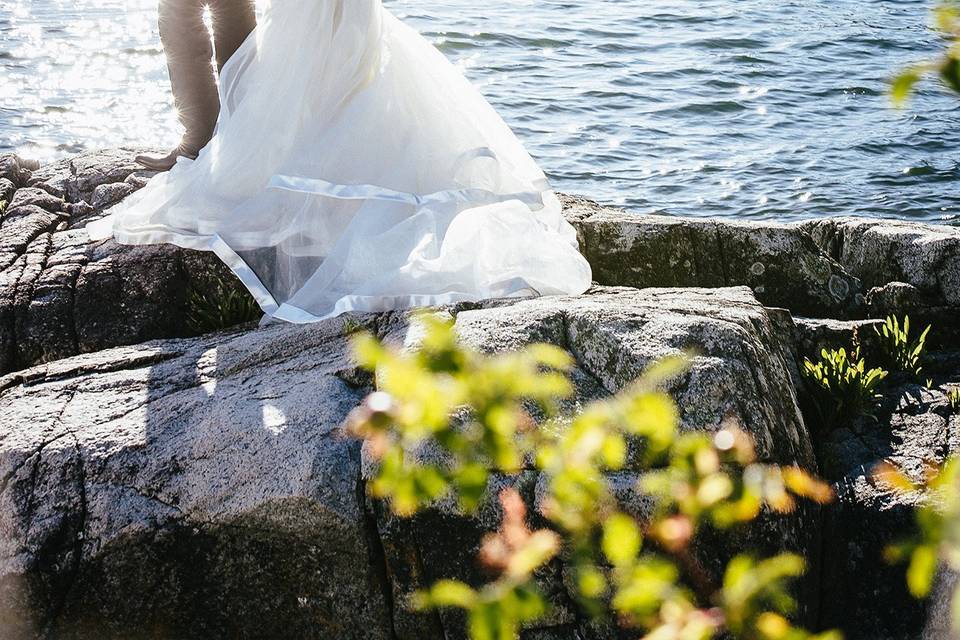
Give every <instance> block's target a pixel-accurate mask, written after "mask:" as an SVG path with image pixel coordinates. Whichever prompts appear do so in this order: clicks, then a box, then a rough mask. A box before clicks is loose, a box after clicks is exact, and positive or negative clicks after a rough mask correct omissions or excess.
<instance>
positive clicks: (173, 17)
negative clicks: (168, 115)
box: [137, 0, 220, 171]
mask: <svg viewBox="0 0 960 640" xmlns="http://www.w3.org/2000/svg"><path fill="white" fill-rule="evenodd" d="M204 6H205V3H204V2H203V0H160V39H161V40H162V41H163V48H164V51H165V52H166V55H167V67H168V68H169V71H170V85H171V88H172V89H173V97H174V101H175V103H176V107H177V112H178V114H179V117H180V123H181V124H182V125H183V128H184V134H183V138H182V140H181V142H180V144H179V145H178V146H177V148H175V149H174V150H173V151H171V152H170V153H169V154H167V155H165V156H152V155H144V156H139V157H137V161H138V162H140V164H142V165H144V166H145V167H147V168H149V169H154V170H156V171H166V170H168V169H170V168H171V167H173V165H174V164H175V163H176V161H177V158H179V157H180V156H186V157H188V158H195V157H197V154H198V153H199V152H200V149H202V148H203V147H204V146H206V144H207V143H208V142H209V141H210V138H211V137H212V136H213V129H214V126H215V125H216V123H217V116H218V115H219V114H220V97H219V94H218V92H217V81H216V76H215V75H214V70H213V65H212V62H211V61H212V59H213V44H212V43H211V41H210V32H209V31H208V30H207V27H206V25H205V24H204V23H203V8H204Z"/></svg>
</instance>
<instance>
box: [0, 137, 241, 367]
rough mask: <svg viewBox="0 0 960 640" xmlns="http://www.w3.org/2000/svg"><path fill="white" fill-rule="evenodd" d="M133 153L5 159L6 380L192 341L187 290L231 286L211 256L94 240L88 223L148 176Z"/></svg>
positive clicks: (1, 220) (1, 170)
mask: <svg viewBox="0 0 960 640" xmlns="http://www.w3.org/2000/svg"><path fill="white" fill-rule="evenodd" d="M134 155H135V150H132V149H119V150H112V151H104V152H94V153H88V154H84V155H81V156H77V157H76V158H72V159H69V160H64V161H62V162H59V163H56V164H53V165H50V166H49V167H44V168H37V167H36V165H35V164H31V163H26V162H24V161H22V160H20V159H19V158H17V157H16V156H9V155H8V156H2V157H0V180H5V181H7V182H9V183H10V184H11V185H13V188H12V191H11V194H10V199H9V201H8V202H9V204H8V205H7V207H6V209H5V211H4V212H3V214H2V215H0V375H2V374H3V373H6V372H9V371H16V370H18V369H23V368H25V367H29V366H31V365H33V364H37V363H40V362H50V361H54V360H58V359H60V358H65V357H68V356H72V355H76V354H78V353H87V352H95V351H99V350H101V349H106V348H109V347H115V346H119V345H128V344H136V343H139V342H143V341H146V340H150V339H154V338H161V337H163V338H170V337H183V336H187V335H190V328H189V327H188V325H187V322H186V317H187V308H188V299H189V298H188V296H189V292H191V291H196V292H199V293H201V294H202V293H203V292H204V291H207V290H210V289H211V287H212V284H213V282H214V281H215V280H217V279H227V282H231V281H232V280H231V278H232V277H231V276H230V274H229V272H228V271H227V269H226V268H225V267H224V266H223V265H222V264H221V263H220V261H219V260H217V259H216V258H215V257H214V256H212V255H210V254H206V253H200V252H195V251H187V250H184V249H180V248H178V247H174V246H172V245H156V246H145V247H126V246H120V245H117V244H116V243H114V242H111V241H106V242H101V243H91V242H90V240H89V239H88V237H87V234H86V231H85V230H84V229H83V225H84V224H85V223H86V222H87V221H88V220H89V219H90V218H91V217H92V216H95V215H99V214H101V212H102V210H103V209H104V208H106V207H109V206H111V205H113V204H115V203H116V202H118V201H119V200H120V199H122V198H123V197H125V196H126V195H129V194H130V193H132V192H133V191H134V190H135V189H137V188H139V187H141V186H143V184H145V182H144V179H145V178H146V177H149V175H151V174H149V173H147V174H145V173H142V172H141V171H140V170H139V168H138V166H137V165H136V164H135V163H134V162H133V156H134ZM3 184H4V183H0V188H2V187H3ZM91 202H92V203H93V204H91ZM236 286H239V285H236Z"/></svg>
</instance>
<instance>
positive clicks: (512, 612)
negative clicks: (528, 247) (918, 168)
mask: <svg viewBox="0 0 960 640" xmlns="http://www.w3.org/2000/svg"><path fill="white" fill-rule="evenodd" d="M417 322H420V323H422V325H423V328H424V329H425V332H424V336H425V337H424V340H423V343H422V346H421V348H420V349H419V350H417V351H416V352H413V353H402V352H398V351H395V350H392V349H389V348H386V347H384V346H383V345H381V344H379V343H378V342H377V341H376V340H375V339H373V338H372V337H370V336H363V337H361V338H359V339H358V340H357V341H356V343H355V352H356V356H357V360H358V361H359V364H360V365H361V366H363V367H364V368H366V369H369V370H371V371H374V372H375V374H376V379H377V386H378V391H377V392H375V393H373V394H372V395H370V396H369V397H368V398H367V399H366V401H365V402H364V404H363V405H362V406H361V407H359V408H358V409H357V410H355V411H354V412H353V414H351V417H350V419H349V421H348V428H349V429H350V431H351V432H352V433H353V434H355V435H356V436H358V437H362V438H364V439H365V440H366V447H367V451H368V452H369V453H370V454H371V455H372V456H373V457H374V458H375V459H376V460H378V461H379V466H378V469H377V471H376V473H375V477H374V478H373V479H372V481H371V482H370V483H369V485H368V488H369V490H370V492H371V493H372V494H373V495H374V496H376V497H378V498H382V499H384V500H386V501H387V502H388V503H389V505H390V507H391V509H392V510H393V511H394V512H395V513H396V514H398V515H399V516H412V515H414V514H416V513H417V512H418V511H420V510H421V509H424V508H427V507H429V506H430V505H431V504H434V503H436V502H437V501H439V500H443V499H455V500H456V501H457V503H458V504H459V505H460V507H461V509H463V510H464V511H465V512H467V513H471V512H473V511H474V510H476V509H477V508H478V506H479V505H480V503H481V501H482V500H483V498H484V496H485V494H486V491H487V486H488V480H489V477H490V475H491V473H498V474H506V475H507V476H513V475H515V474H517V473H519V472H520V471H521V470H522V469H524V468H529V467H530V466H533V467H534V468H535V469H536V470H538V471H539V472H540V474H541V476H542V480H543V483H542V484H543V487H544V491H543V494H542V499H541V500H539V501H538V512H539V515H540V516H542V517H543V518H545V520H546V522H547V523H548V528H545V529H542V530H538V531H533V530H531V529H530V528H529V526H528V518H527V507H526V505H525V504H524V502H523V500H522V499H521V498H520V495H519V494H518V493H517V492H516V491H515V490H513V489H507V490H505V491H504V492H503V493H501V495H500V502H501V506H502V509H503V520H502V525H501V527H500V530H499V531H498V532H496V533H494V534H490V535H489V536H487V537H486V539H485V540H484V542H483V547H482V552H481V558H480V559H481V561H482V562H483V563H484V564H485V565H486V567H487V568H488V569H490V571H491V572H492V573H493V575H494V576H495V578H494V579H493V580H492V581H491V582H489V583H487V584H485V585H481V586H479V587H475V586H471V585H467V584H464V583H461V582H457V581H450V580H445V581H441V582H438V583H437V584H435V585H433V586H432V587H431V588H430V589H429V590H427V591H426V592H423V593H420V594H419V595H418V596H417V597H416V599H415V604H416V605H417V606H419V607H421V608H429V607H455V608H460V609H463V610H465V611H466V612H467V617H468V625H469V632H470V636H471V638H473V639H474V640H514V639H515V638H518V637H519V633H520V631H521V629H522V628H524V627H525V626H527V625H530V624H532V623H534V622H535V621H537V620H539V619H541V618H543V616H545V615H546V614H547V613H548V611H549V604H548V602H547V600H546V599H545V598H544V596H543V594H542V592H541V590H540V588H539V586H538V581H537V576H538V575H540V573H541V570H542V569H543V568H544V567H545V566H547V565H548V564H549V563H551V562H554V561H561V562H563V563H565V564H566V565H567V566H568V567H569V568H570V570H571V575H572V576H573V580H572V582H573V585H574V586H573V589H574V591H575V593H574V595H575V597H576V599H577V601H578V603H579V605H580V607H581V608H582V610H583V611H585V612H587V613H588V614H590V615H592V616H597V617H605V618H612V619H615V620H617V621H618V622H619V624H620V625H621V626H622V627H625V628H628V629H632V630H634V631H635V632H636V633H637V637H638V638H639V637H643V638H645V639H646V640H671V639H677V640H708V639H709V638H714V637H717V636H718V635H724V636H725V637H726V636H730V635H732V636H733V637H736V638H745V639H749V640H805V639H808V638H814V637H816V638H821V639H823V638H830V639H834V638H838V637H839V635H838V634H836V633H833V632H831V633H827V634H822V635H820V636H812V635H811V634H809V633H807V632H806V631H803V630H801V629H799V628H796V627H794V626H793V624H792V623H791V622H790V621H789V620H788V616H789V615H790V614H791V613H792V612H793V610H794V608H795V606H796V603H795V602H794V599H793V598H792V596H791V595H790V593H789V589H788V586H789V582H790V580H791V579H793V578H795V577H796V576H798V575H800V574H802V573H803V571H804V561H803V559H802V558H800V557H798V556H795V555H792V554H783V555H778V556H775V557H772V558H756V557H753V556H751V555H746V554H745V555H741V556H737V557H736V558H734V559H733V560H732V561H731V562H730V563H729V564H728V565H727V568H726V571H725V572H724V574H723V576H722V581H720V582H719V583H716V582H715V579H714V576H712V575H711V574H710V573H709V572H708V571H706V570H705V569H704V568H703V567H702V566H701V565H700V563H699V561H698V560H697V558H696V557H695V555H694V553H693V551H692V544H693V541H694V540H695V539H696V538H697V535H698V533H699V532H700V531H701V530H703V529H705V528H708V527H709V528H713V529H719V530H722V529H727V528H729V527H731V526H733V525H736V524H740V523H744V522H749V521H750V520H752V519H754V518H756V517H757V516H758V515H759V514H760V513H761V511H763V510H768V511H772V512H777V513H788V512H790V511H792V510H794V509H795V508H796V505H797V500H798V499H810V500H814V501H816V502H826V501H829V500H830V499H832V492H831V490H830V488H829V487H828V486H826V485H825V484H823V483H822V482H820V481H819V480H817V479H815V478H814V477H812V476H811V475H809V474H808V473H807V472H805V471H804V470H802V469H800V468H796V467H787V468H780V467H776V466H771V465H767V464H762V463H760V462H758V461H757V459H756V454H755V451H754V445H753V442H752V440H751V438H750V437H749V436H748V435H747V434H745V433H744V432H742V431H740V430H739V429H737V428H736V427H735V426H733V425H730V426H725V427H723V428H722V429H721V430H719V431H718V432H717V433H715V434H713V435H710V434H707V433H703V432H694V433H681V432H680V429H679V412H678V409H677V406H676V405H675V403H674V402H673V400H672V399H671V397H670V396H669V395H667V394H666V393H664V392H663V391H662V390H661V387H662V386H663V383H664V382H665V381H666V380H668V379H670V378H672V377H675V376H676V375H678V374H679V373H681V372H682V371H683V369H684V367H685V361H684V360H683V359H674V360H668V361H665V362H661V363H660V364H658V365H655V366H653V367H652V368H651V369H650V370H649V371H648V372H647V374H646V375H645V376H644V377H643V378H642V379H641V380H639V381H637V382H636V383H635V384H634V385H633V386H631V387H630V388H629V389H627V390H625V391H624V392H623V393H621V394H619V395H617V396H616V397H614V398H612V399H609V400H605V401H600V402H594V403H592V404H590V405H588V406H587V407H586V408H584V409H583V410H582V411H581V412H580V413H578V414H577V415H575V416H564V415H561V414H560V407H561V403H562V401H563V400H564V399H568V398H570V397H571V396H572V394H573V386H572V384H571V382H570V377H569V375H570V372H571V370H572V367H573V362H572V361H571V358H570V356H569V355H568V354H567V353H566V352H565V351H563V350H561V349H558V348H556V347H553V346H550V345H532V346H529V347H527V348H525V349H524V350H523V351H519V352H515V353H505V354H496V355H484V354H480V353H477V352H474V351H471V350H469V349H466V348H463V347H461V346H460V345H459V344H458V342H457V340H456V336H455V333H454V330H453V328H452V326H451V325H450V324H449V323H447V322H443V321H440V320H438V319H436V318H435V317H431V316H420V317H419V318H418V319H417ZM534 416H538V418H539V419H535V417H534ZM425 450H430V451H431V453H430V455H423V452H424V451H425ZM632 451H638V453H637V454H636V455H633V454H632V453H631V452H632ZM434 454H437V455H434ZM438 460H439V461H438ZM626 470H629V471H637V472H642V473H638V474H637V476H638V477H639V478H641V479H640V480H638V481H637V483H636V485H635V487H634V489H635V490H636V491H638V492H641V493H643V494H645V495H647V496H649V497H650V498H651V499H652V501H653V503H654V509H653V513H652V514H651V515H650V516H649V517H648V518H645V519H644V520H642V521H641V520H639V519H637V518H636V517H634V516H633V515H631V514H630V513H628V512H627V511H626V510H625V509H624V508H622V506H621V504H620V503H619V502H618V500H617V499H616V497H615V494H614V490H613V485H612V480H611V474H612V473H614V472H618V471H626Z"/></svg>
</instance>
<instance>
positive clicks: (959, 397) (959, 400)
mask: <svg viewBox="0 0 960 640" xmlns="http://www.w3.org/2000/svg"><path fill="white" fill-rule="evenodd" d="M947 400H948V401H949V402H950V409H951V410H952V411H953V412H954V413H960V387H950V390H949V391H947Z"/></svg>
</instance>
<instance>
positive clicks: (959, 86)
mask: <svg viewBox="0 0 960 640" xmlns="http://www.w3.org/2000/svg"><path fill="white" fill-rule="evenodd" d="M940 79H941V80H943V82H944V83H946V85H947V86H948V87H950V88H951V89H953V90H954V91H956V92H957V93H960V60H958V59H957V58H953V57H950V58H947V60H946V61H945V62H944V63H943V65H941V67H940Z"/></svg>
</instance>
